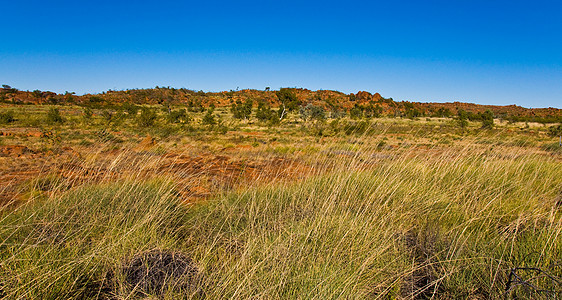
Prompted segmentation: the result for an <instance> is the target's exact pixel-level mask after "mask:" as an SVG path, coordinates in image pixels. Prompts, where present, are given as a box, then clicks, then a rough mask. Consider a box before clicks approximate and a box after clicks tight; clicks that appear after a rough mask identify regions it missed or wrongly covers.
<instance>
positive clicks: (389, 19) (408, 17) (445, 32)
mask: <svg viewBox="0 0 562 300" xmlns="http://www.w3.org/2000/svg"><path fill="white" fill-rule="evenodd" d="M2 11H3V13H2V17H1V18H0V27H1V28H2V29H3V30H2V32H3V33H2V38H1V39H0V83H1V84H9V85H11V86H14V87H16V88H19V89H22V90H34V89H41V90H51V91H56V92H64V91H74V92H77V93H79V94H82V93H88V92H101V91H104V90H108V89H127V88H147V87H154V86H156V85H158V86H172V87H177V88H180V87H185V88H190V89H196V90H200V89H202V90H205V91H220V90H231V89H233V90H235V89H237V88H240V89H243V88H255V89H263V88H265V87H266V86H269V87H271V88H272V89H278V88H280V87H304V88H308V89H313V90H316V89H332V90H339V91H342V92H346V93H350V92H357V91H359V90H366V91H370V92H373V93H374V92H379V93H381V95H383V96H385V97H392V98H394V99H395V100H409V101H424V102H427V101H432V102H433V101H435V102H452V101H465V102H475V103H481V104H498V105H507V104H517V105H522V106H525V107H549V106H552V107H558V108H562V1H541V0H538V1H517V0H514V1H494V0H488V1H431V0H430V1H384V2H382V1H381V2H379V1H354V0H348V1H293V0H288V1H270V0H263V1H243V0H242V1H169V0H161V1H158V2H153V1H106V0H100V1H57V0H53V1H27V0H19V1H5V3H2Z"/></svg>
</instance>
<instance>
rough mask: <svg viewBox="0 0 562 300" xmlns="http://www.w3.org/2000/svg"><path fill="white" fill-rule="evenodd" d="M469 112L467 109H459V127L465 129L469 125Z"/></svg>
mask: <svg viewBox="0 0 562 300" xmlns="http://www.w3.org/2000/svg"><path fill="white" fill-rule="evenodd" d="M467 119H468V114H467V113H466V111H464V110H462V109H459V110H458V111H457V123H458V124H459V127H460V128H462V129H464V128H466V126H468V120H467Z"/></svg>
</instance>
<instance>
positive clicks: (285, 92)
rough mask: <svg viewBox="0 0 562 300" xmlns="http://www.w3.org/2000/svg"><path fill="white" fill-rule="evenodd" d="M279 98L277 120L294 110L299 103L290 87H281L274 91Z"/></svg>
mask: <svg viewBox="0 0 562 300" xmlns="http://www.w3.org/2000/svg"><path fill="white" fill-rule="evenodd" d="M275 94H276V95H277V99H279V102H280V104H281V105H280V106H279V120H282V119H283V118H284V117H285V115H287V113H288V112H290V111H295V110H297V108H298V107H299V105H300V104H301V102H300V101H299V100H298V99H297V96H296V95H295V93H294V92H293V90H292V89H289V88H282V89H280V90H279V91H277V92H276V93H275Z"/></svg>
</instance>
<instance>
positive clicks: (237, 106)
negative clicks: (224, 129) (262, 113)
mask: <svg viewBox="0 0 562 300" xmlns="http://www.w3.org/2000/svg"><path fill="white" fill-rule="evenodd" d="M253 105H254V100H252V99H248V100H246V101H245V102H244V103H242V101H240V100H236V103H232V106H231V107H230V111H231V112H232V115H233V116H234V118H236V119H249V118H250V116H251V115H252V106H253Z"/></svg>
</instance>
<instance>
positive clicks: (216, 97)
mask: <svg viewBox="0 0 562 300" xmlns="http://www.w3.org/2000/svg"><path fill="white" fill-rule="evenodd" d="M283 95H284V96H283ZM280 97H285V98H284V99H289V101H293V102H294V104H296V107H299V106H300V107H306V106H307V105H313V106H321V107H323V108H324V109H326V110H327V111H328V113H350V112H351V111H352V110H353V109H354V108H355V111H358V110H360V111H361V113H362V114H363V113H364V114H368V115H370V116H375V117H376V116H380V115H384V116H404V117H411V118H412V117H423V116H433V117H450V116H453V115H456V114H457V113H458V111H459V110H464V111H466V112H468V113H469V114H474V115H477V114H480V113H483V112H485V111H486V110H491V111H492V112H493V113H494V115H495V116H496V117H498V118H503V119H508V120H512V121H537V122H542V123H557V122H561V120H562V110H561V109H558V108H552V107H549V108H524V107H521V106H517V105H508V106H495V105H480V104H473V103H462V102H453V103H422V102H399V101H394V100H393V99H392V98H385V97H383V96H381V95H380V94H379V93H375V94H371V93H369V92H365V91H359V92H357V93H351V94H344V93H342V92H338V91H330V90H319V91H311V90H308V89H303V88H282V89H281V90H279V91H272V90H269V89H266V90H263V91H262V90H250V89H246V90H240V91H223V92H207V93H205V92H203V91H194V90H189V89H185V88H181V89H176V88H171V87H155V88H152V89H132V90H124V91H112V90H109V91H107V92H102V93H99V94H85V95H75V94H74V93H68V92H67V93H65V94H57V93H53V92H49V91H39V90H35V91H31V92H30V91H20V90H18V89H16V88H12V87H9V86H4V88H2V89H0V102H4V103H12V104H39V105H43V104H50V105H53V104H57V105H67V104H78V105H93V106H99V107H102V106H112V105H117V104H123V103H135V104H151V105H164V106H175V105H186V106H190V107H208V106H210V105H214V106H217V107H224V106H230V105H232V104H233V103H236V102H237V101H240V102H246V101H248V100H251V101H253V102H254V105H256V103H259V102H263V103H266V104H267V105H270V106H272V107H280V106H282V105H283V101H281V100H280ZM469 118H470V115H469ZM475 118H477V117H476V116H475Z"/></svg>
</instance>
